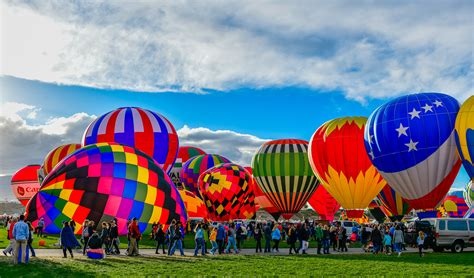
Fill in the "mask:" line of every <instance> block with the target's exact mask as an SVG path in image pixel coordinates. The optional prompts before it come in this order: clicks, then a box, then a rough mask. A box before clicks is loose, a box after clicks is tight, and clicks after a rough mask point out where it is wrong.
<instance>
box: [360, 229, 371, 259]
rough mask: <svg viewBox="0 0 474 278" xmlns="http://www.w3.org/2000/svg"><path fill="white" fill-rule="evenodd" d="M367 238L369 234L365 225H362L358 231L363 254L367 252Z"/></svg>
mask: <svg viewBox="0 0 474 278" xmlns="http://www.w3.org/2000/svg"><path fill="white" fill-rule="evenodd" d="M369 238H370V232H369V231H367V228H366V227H365V225H363V226H362V229H361V231H360V243H361V244H362V250H364V252H367V243H368V242H369Z"/></svg>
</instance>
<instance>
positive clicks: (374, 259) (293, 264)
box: [0, 252, 474, 277]
mask: <svg viewBox="0 0 474 278" xmlns="http://www.w3.org/2000/svg"><path fill="white" fill-rule="evenodd" d="M10 261H11V258H7V257H0V277H21V276H24V277H71V276H73V277H79V276H80V277H97V276H113V277H116V276H123V275H127V274H128V275H130V274H133V276H134V277H137V276H138V277H142V276H146V275H149V276H151V275H153V276H157V275H162V276H180V277H190V276H192V277H194V276H231V275H232V276H252V277H258V276H295V275H296V277H301V276H303V277H306V276H320V275H325V276H329V275H345V276H351V277H358V276H362V275H364V276H367V275H372V276H393V277H395V276H397V277H398V276H451V277H461V276H472V275H473V273H474V264H473V263H472V262H474V253H472V252H471V253H462V254H451V253H440V254H427V255H426V256H425V257H423V258H420V257H418V256H417V255H416V254H404V255H403V256H402V257H400V258H398V257H389V256H385V255H379V256H375V255H368V254H363V255H332V256H324V257H323V256H236V255H229V256H212V257H209V256H208V257H206V258H201V257H197V258H193V257H184V258H182V257H151V256H150V257H134V258H128V257H108V258H107V259H105V260H100V261H97V260H89V259H86V258H84V257H81V258H76V259H62V258H37V259H33V260H32V261H31V262H30V264H28V265H18V266H15V265H12V264H11V263H10Z"/></svg>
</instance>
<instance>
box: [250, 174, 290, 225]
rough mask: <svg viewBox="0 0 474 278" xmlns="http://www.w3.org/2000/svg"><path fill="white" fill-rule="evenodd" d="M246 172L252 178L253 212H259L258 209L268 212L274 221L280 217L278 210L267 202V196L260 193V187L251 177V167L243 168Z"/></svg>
mask: <svg viewBox="0 0 474 278" xmlns="http://www.w3.org/2000/svg"><path fill="white" fill-rule="evenodd" d="M244 168H245V170H247V172H249V174H250V175H251V177H252V189H253V194H254V195H255V210H259V209H260V208H262V209H264V210H265V211H266V212H268V213H269V214H270V215H271V216H273V218H275V220H276V221H278V219H279V218H280V216H281V213H280V212H279V211H278V208H276V207H275V206H274V205H273V204H272V202H270V200H268V198H267V196H266V195H265V194H264V193H263V192H262V190H261V189H260V187H259V186H258V184H257V181H255V178H254V177H253V170H252V167H244Z"/></svg>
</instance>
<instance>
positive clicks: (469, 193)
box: [463, 181, 474, 207]
mask: <svg viewBox="0 0 474 278" xmlns="http://www.w3.org/2000/svg"><path fill="white" fill-rule="evenodd" d="M463 194H464V201H465V202H466V204H467V205H468V206H470V207H472V206H474V181H470V182H469V183H468V184H467V186H466V189H465V190H464V192H463Z"/></svg>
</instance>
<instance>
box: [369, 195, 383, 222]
mask: <svg viewBox="0 0 474 278" xmlns="http://www.w3.org/2000/svg"><path fill="white" fill-rule="evenodd" d="M381 207H382V204H381V203H380V201H377V200H375V199H374V200H372V202H370V204H369V207H368V209H369V212H370V214H372V216H373V217H374V218H375V220H377V222H379V223H383V222H385V219H386V217H387V216H386V215H385V213H384V211H383V209H382V208H381Z"/></svg>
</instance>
